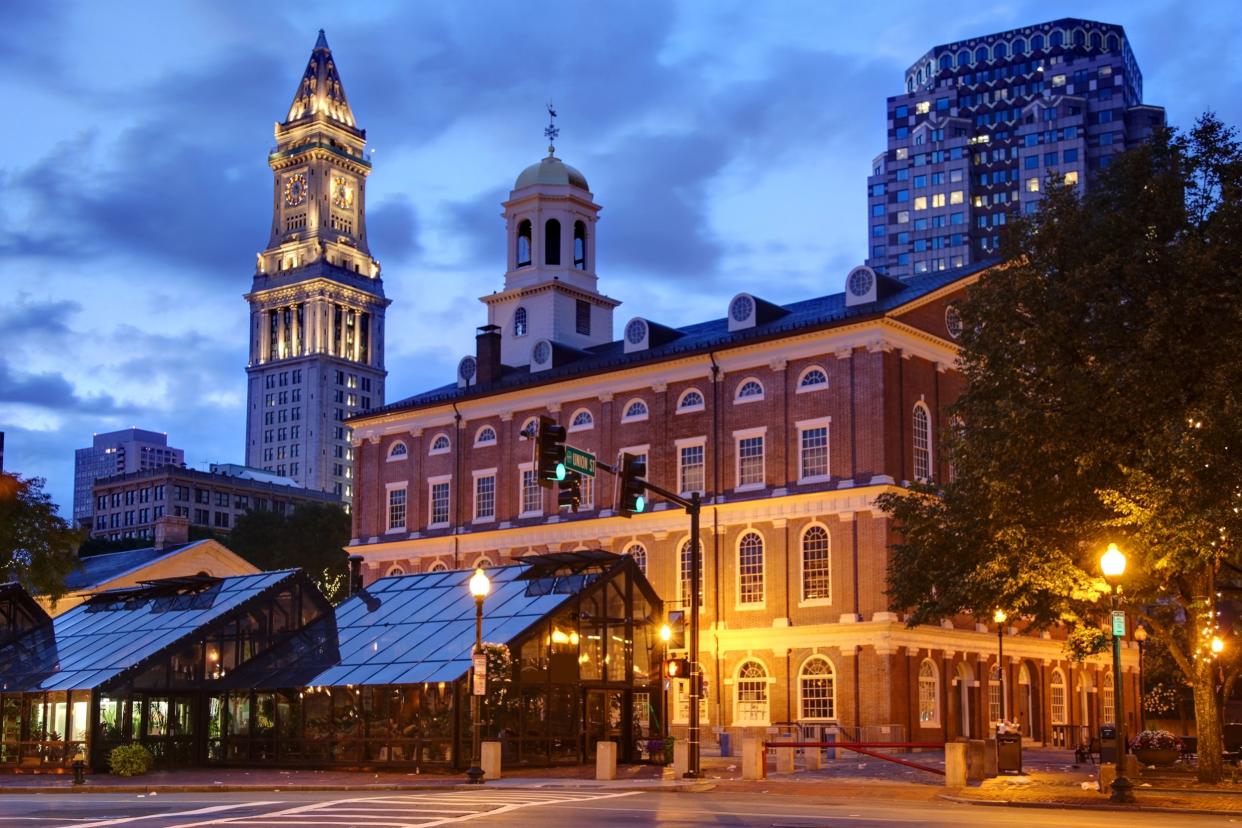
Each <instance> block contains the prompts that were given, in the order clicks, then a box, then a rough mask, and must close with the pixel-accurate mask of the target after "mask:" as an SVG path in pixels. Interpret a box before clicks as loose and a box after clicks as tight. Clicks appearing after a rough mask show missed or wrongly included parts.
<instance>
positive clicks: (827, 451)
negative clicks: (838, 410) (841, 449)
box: [765, 417, 832, 483]
mask: <svg viewBox="0 0 1242 828" xmlns="http://www.w3.org/2000/svg"><path fill="white" fill-rule="evenodd" d="M794 426H795V430H796V431H797V432H798V483H823V482H825V481H828V480H831V479H832V418H831V417H816V418H815V419H813V420H798V421H797V422H795V423H794ZM813 428H822V429H825V431H826V433H825V435H824V440H825V445H824V457H825V460H826V461H827V463H826V465H827V470H826V471H825V472H824V473H823V474H812V475H809V476H804V475H803V471H804V470H805V466H804V464H803V462H802V461H803V457H802V449H803V446H802V433H803V432H804V431H809V430H811V429H813ZM765 448H766V447H765Z"/></svg>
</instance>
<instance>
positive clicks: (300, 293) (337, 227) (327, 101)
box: [245, 30, 390, 503]
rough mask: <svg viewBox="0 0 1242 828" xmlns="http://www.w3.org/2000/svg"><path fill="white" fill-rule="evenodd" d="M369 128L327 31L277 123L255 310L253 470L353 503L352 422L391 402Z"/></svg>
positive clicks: (250, 419)
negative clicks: (369, 213)
mask: <svg viewBox="0 0 1242 828" xmlns="http://www.w3.org/2000/svg"><path fill="white" fill-rule="evenodd" d="M365 147H366V131H365V130H362V129H359V128H358V126H357V124H356V123H355V121H354V113H353V111H352V110H351V109H350V107H349V101H348V99H347V98H346V97H345V89H344V87H343V86H342V85H341V78H340V75H339V73H338V72H337V67H336V61H335V60H334V59H333V57H332V50H331V49H329V48H328V41H327V38H326V37H324V33H323V31H322V30H320V32H319V39H318V40H317V41H316V42H315V47H314V49H313V50H312V51H311V56H310V61H309V62H308V63H307V65H306V71H305V72H304V73H303V74H302V79H301V80H300V81H299V82H298V88H297V92H295V93H294V96H293V103H292V104H291V105H290V106H289V112H288V115H287V116H286V118H285V120H284V121H283V122H281V123H278V124H276V147H275V148H274V149H273V150H272V152H271V153H270V154H269V155H268V164H269V165H270V166H271V168H272V227H271V235H270V237H269V239H268V243H267V248H266V249H265V250H263V251H262V252H261V253H259V254H258V261H257V266H256V271H255V274H254V281H253V283H252V285H251V288H250V292H249V293H247V294H246V296H245V298H246V301H247V302H249V303H250V360H249V363H248V364H247V366H246V374H247V379H248V383H247V386H248V390H247V402H246V464H247V465H249V466H254V467H256V468H261V469H266V470H268V471H271V472H273V473H274V474H277V475H281V476H284V477H289V478H292V479H293V480H294V481H296V482H297V483H298V484H299V485H301V486H305V487H307V488H311V489H319V490H321V491H327V492H334V493H336V494H338V495H340V496H341V498H342V499H343V500H344V501H345V502H346V503H348V502H350V500H351V499H352V497H353V488H352V482H353V473H352V461H353V448H352V445H351V435H350V429H349V428H348V427H346V426H345V424H344V422H343V421H344V420H345V418H347V417H349V416H350V415H352V414H355V413H358V412H360V411H363V410H366V409H368V408H376V407H378V406H380V405H383V403H384V378H385V377H386V376H387V371H385V370H384V310H385V308H387V307H388V305H389V303H390V300H388V299H386V298H385V297H384V285H383V281H382V280H381V279H380V264H379V262H378V261H376V259H374V258H373V257H372V256H371V250H370V247H369V246H368V243H367V225H366V179H367V176H368V175H370V173H371V162H370V160H369V159H368V158H367V157H366V155H365V153H364V150H365Z"/></svg>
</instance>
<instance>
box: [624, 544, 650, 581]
mask: <svg viewBox="0 0 1242 828" xmlns="http://www.w3.org/2000/svg"><path fill="white" fill-rule="evenodd" d="M635 547H637V548H638V549H639V550H640V551H641V552H642V553H643V554H642V558H641V559H640V558H639V557H638V556H637V555H635V554H634V548H635ZM625 554H626V555H629V556H630V557H631V558H633V559H634V563H636V564H638V568H639V569H640V570H642V573H643V574H644V575H646V574H647V564H648V563H649V562H650V558H649V557H648V556H647V545H646V544H644V543H643V542H642V541H636V540H635V541H630V542H629V543H627V544H626V545H625ZM640 561H641V562H640Z"/></svg>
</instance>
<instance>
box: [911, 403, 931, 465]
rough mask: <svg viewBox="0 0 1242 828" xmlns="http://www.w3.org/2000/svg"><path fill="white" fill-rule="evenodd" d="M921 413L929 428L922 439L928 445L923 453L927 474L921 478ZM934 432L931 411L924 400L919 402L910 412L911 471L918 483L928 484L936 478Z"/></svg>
mask: <svg viewBox="0 0 1242 828" xmlns="http://www.w3.org/2000/svg"><path fill="white" fill-rule="evenodd" d="M920 411H922V413H923V416H924V417H926V420H927V428H926V430H925V431H924V432H923V434H922V437H923V438H924V440H925V441H926V443H927V445H926V447H925V448H924V449H923V451H925V453H926V463H927V469H926V471H927V474H925V475H921V476H920V474H919V454H920V449H919V436H920V435H919V423H918V413H919V412H920ZM932 431H933V425H932V418H931V409H930V408H928V406H927V403H925V402H924V401H923V400H919V401H918V402H916V403H915V404H914V408H912V409H911V410H910V435H911V436H910V450H911V454H910V463H911V469H910V471H911V473H912V474H913V475H914V479H915V480H918V481H923V482H926V481H930V480H931V479H932V478H933V477H934V475H933V471H934V470H935V468H936V465H935V460H934V458H933V455H932Z"/></svg>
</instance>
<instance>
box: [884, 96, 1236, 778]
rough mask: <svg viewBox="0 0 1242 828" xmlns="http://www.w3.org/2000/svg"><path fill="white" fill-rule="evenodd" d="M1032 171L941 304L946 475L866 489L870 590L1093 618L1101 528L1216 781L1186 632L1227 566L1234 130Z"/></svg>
mask: <svg viewBox="0 0 1242 828" xmlns="http://www.w3.org/2000/svg"><path fill="white" fill-rule="evenodd" d="M1050 185H1051V186H1049V187H1048V192H1047V193H1046V195H1045V197H1044V201H1043V204H1042V206H1041V209H1040V211H1039V212H1038V213H1037V214H1035V215H1034V216H1031V217H1027V218H1024V219H1021V220H1018V221H1016V222H1014V223H1013V224H1012V225H1010V234H1009V237H1008V242H1007V247H1006V249H1005V251H1004V252H1005V260H1006V261H1007V262H1008V265H1007V266H1003V267H1000V268H997V269H996V270H994V271H992V272H990V273H989V274H986V275H984V276H983V277H982V278H981V279H980V280H979V281H978V282H977V283H976V284H975V285H974V286H972V287H971V289H969V290H968V292H967V295H966V297H965V299H964V300H963V302H962V304H961V307H960V313H961V317H962V320H963V323H964V330H963V333H962V337H961V355H960V369H961V371H962V373H963V376H964V379H965V387H964V391H963V393H962V395H961V396H960V398H959V399H958V400H957V401H956V403H955V404H954V405H953V407H952V416H953V422H954V423H955V427H954V428H953V429H952V430H950V431H949V432H947V433H946V434H945V435H944V442H945V445H946V448H947V450H948V452H949V456H950V458H951V461H952V465H953V469H954V476H953V478H952V479H951V480H949V481H947V482H945V483H943V484H940V485H934V484H928V485H916V486H913V487H911V489H910V491H909V492H908V493H903V494H898V495H889V496H885V497H883V498H881V506H882V507H884V508H886V509H888V510H889V511H890V512H891V513H892V515H893V516H894V519H895V525H896V526H897V528H898V530H899V531H900V532H901V533H902V540H901V542H900V543H898V544H896V545H895V546H894V550H893V555H892V557H891V559H890V565H889V594H890V600H891V602H892V603H893V605H894V606H895V607H899V608H907V609H910V611H911V614H910V622H911V623H921V622H926V621H931V620H934V619H938V618H943V617H947V616H951V615H953V614H955V613H959V612H965V613H971V614H975V615H977V616H982V617H986V616H987V615H989V614H990V612H991V609H992V608H994V607H997V606H1000V607H1004V608H1006V609H1008V610H1010V611H1011V614H1014V615H1021V616H1022V617H1024V618H1025V619H1027V621H1028V622H1029V623H1030V624H1031V625H1032V626H1034V627H1035V628H1043V627H1047V626H1050V625H1053V624H1056V623H1068V624H1070V625H1098V624H1099V623H1100V622H1101V620H1102V618H1103V615H1104V614H1105V611H1106V610H1107V609H1108V607H1107V601H1105V600H1103V598H1104V596H1105V594H1106V593H1107V586H1106V585H1105V584H1104V583H1103V581H1102V580H1101V578H1100V574H1099V573H1100V570H1099V563H1098V561H1099V555H1100V553H1101V552H1102V550H1103V549H1104V547H1105V546H1106V545H1107V543H1108V542H1110V541H1113V542H1117V543H1118V544H1119V545H1120V546H1121V547H1122V548H1123V549H1124V550H1125V552H1126V554H1127V556H1128V558H1129V567H1128V570H1127V572H1126V576H1125V579H1124V584H1123V595H1124V597H1125V600H1126V605H1127V608H1128V609H1129V610H1130V611H1131V612H1133V613H1136V614H1137V615H1138V616H1139V617H1141V618H1142V619H1144V620H1145V621H1146V622H1147V623H1148V625H1149V627H1150V628H1151V629H1152V631H1153V635H1154V636H1155V637H1157V638H1158V639H1159V640H1160V642H1161V643H1162V644H1163V645H1164V646H1165V647H1167V649H1168V652H1169V655H1170V657H1171V658H1172V659H1173V661H1174V662H1175V663H1176V664H1177V666H1178V668H1179V669H1180V670H1181V672H1182V674H1183V675H1184V677H1185V679H1186V680H1187V681H1188V682H1189V683H1190V684H1191V685H1192V687H1193V688H1194V699H1195V718H1196V722H1197V725H1198V732H1199V757H1200V760H1199V761H1200V764H1199V776H1200V779H1203V780H1205V781H1217V780H1219V779H1220V777H1221V774H1222V766H1221V750H1220V748H1221V725H1220V706H1221V693H1220V690H1221V688H1222V687H1225V688H1228V687H1230V686H1231V685H1232V682H1233V679H1234V677H1236V669H1237V668H1236V659H1234V658H1231V657H1230V658H1224V657H1217V656H1215V655H1214V654H1213V653H1212V652H1211V649H1210V647H1208V646H1207V645H1208V644H1209V643H1210V641H1211V638H1212V636H1213V635H1216V634H1218V633H1219V630H1218V620H1219V616H1218V615H1217V614H1216V613H1218V612H1219V606H1220V603H1219V602H1220V599H1219V598H1218V595H1217V593H1220V592H1223V591H1224V587H1226V586H1229V585H1233V584H1236V582H1238V581H1239V577H1238V576H1239V575H1240V574H1242V568H1239V565H1240V564H1242V556H1240V554H1239V547H1238V538H1239V537H1242V513H1240V512H1239V509H1240V507H1242V462H1240V460H1242V457H1239V453H1240V452H1242V360H1238V359H1237V358H1236V356H1235V354H1234V352H1233V348H1234V347H1235V346H1236V345H1235V343H1237V342H1239V341H1242V268H1240V267H1239V266H1238V262H1239V261H1242V258H1240V255H1239V254H1240V253H1242V151H1240V149H1239V145H1238V141H1237V139H1236V137H1235V133H1234V131H1233V130H1232V129H1230V128H1227V127H1225V126H1224V125H1223V124H1222V123H1221V122H1220V121H1218V120H1217V119H1216V118H1215V117H1214V116H1212V115H1210V114H1209V115H1205V116H1204V117H1202V118H1201V119H1200V120H1199V121H1198V122H1197V124H1196V125H1195V127H1194V128H1193V129H1192V130H1191V131H1190V133H1189V134H1181V133H1177V132H1175V131H1172V130H1164V131H1161V132H1159V133H1158V134H1156V135H1154V136H1153V137H1152V138H1151V140H1150V141H1148V142H1146V143H1144V144H1142V145H1140V146H1139V147H1136V148H1134V149H1131V150H1129V151H1127V152H1125V153H1123V154H1121V155H1119V156H1117V157H1116V159H1115V162H1114V163H1113V164H1112V165H1111V166H1110V167H1108V168H1106V169H1104V170H1101V171H1100V175H1099V177H1098V181H1097V182H1096V183H1095V184H1094V185H1093V187H1092V189H1091V190H1090V191H1089V192H1087V193H1085V194H1083V193H1079V192H1077V191H1076V190H1075V188H1073V187H1066V186H1059V185H1057V184H1055V183H1053V182H1050ZM929 587H931V588H930V589H929ZM1237 649H1238V644H1237V643H1236V642H1235V643H1233V645H1232V648H1231V649H1230V650H1227V651H1226V656H1228V655H1230V653H1236V651H1237Z"/></svg>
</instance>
